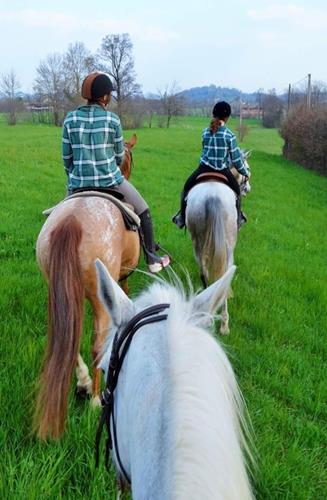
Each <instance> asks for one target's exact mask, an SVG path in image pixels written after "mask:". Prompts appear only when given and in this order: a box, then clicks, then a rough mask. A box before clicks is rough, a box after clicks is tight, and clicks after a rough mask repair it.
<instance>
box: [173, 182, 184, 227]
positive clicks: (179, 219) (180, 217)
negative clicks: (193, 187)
mask: <svg viewBox="0 0 327 500" xmlns="http://www.w3.org/2000/svg"><path fill="white" fill-rule="evenodd" d="M185 198H186V193H185V191H182V194H181V208H180V210H179V211H178V212H177V214H175V215H174V217H173V218H172V219H171V220H172V222H173V223H174V224H176V226H177V227H178V228H179V229H183V227H184V226H185V212H186V199H185Z"/></svg>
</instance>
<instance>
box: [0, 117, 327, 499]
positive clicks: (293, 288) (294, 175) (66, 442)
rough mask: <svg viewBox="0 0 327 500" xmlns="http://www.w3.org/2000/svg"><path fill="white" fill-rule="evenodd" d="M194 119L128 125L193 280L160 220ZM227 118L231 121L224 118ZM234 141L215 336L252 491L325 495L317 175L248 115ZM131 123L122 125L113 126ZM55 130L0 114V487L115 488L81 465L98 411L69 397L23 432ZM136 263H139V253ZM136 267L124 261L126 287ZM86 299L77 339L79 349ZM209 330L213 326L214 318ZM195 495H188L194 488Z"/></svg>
mask: <svg viewBox="0 0 327 500" xmlns="http://www.w3.org/2000/svg"><path fill="white" fill-rule="evenodd" d="M205 125H206V119H205V118H199V117H185V118H183V119H181V120H180V121H179V122H178V123H176V124H174V125H173V126H172V127H171V128H170V129H168V130H167V129H160V128H152V129H149V128H143V129H139V130H136V133H137V135H138V143H137V145H136V146H135V149H134V169H133V172H132V177H131V181H132V182H133V183H134V184H135V186H136V187H137V188H138V189H139V190H140V192H141V193H142V194H143V195H144V197H145V198H146V200H147V201H148V203H149V205H150V207H151V209H152V213H153V218H154V223H155V229H156V237H157V239H158V240H159V241H160V243H161V244H162V245H163V246H164V247H165V248H167V249H168V250H169V251H170V252H171V253H172V255H173V257H174V263H173V268H174V270H175V271H176V272H177V273H178V274H180V275H181V276H183V273H184V269H187V270H188V271H189V273H190V275H191V278H192V281H193V283H194V285H195V288H199V287H200V280H199V276H198V271H197V268H196V265H195V261H194V258H193V253H192V247H191V243H190V239H189V237H188V236H187V235H186V234H184V232H183V231H179V230H178V229H176V228H175V226H174V225H173V224H172V223H171V222H170V218H171V215H172V214H173V213H174V212H175V211H176V209H177V207H178V200H179V192H180V189H181V186H182V184H183V181H184V180H185V178H186V176H187V175H188V174H189V173H190V172H191V171H192V170H193V169H194V168H195V167H196V166H197V163H198V159H199V154H200V148H201V130H202V128H203V127H204V126H205ZM235 125H236V124H235V122H232V123H231V126H232V127H233V126H235ZM248 125H249V127H250V131H249V134H248V135H247V136H246V138H245V140H244V143H243V144H242V146H243V147H247V148H251V149H253V153H252V156H251V158H250V161H249V163H250V165H251V169H252V178H251V185H252V192H251V193H250V195H249V196H248V197H247V198H246V199H245V201H244V203H243V206H244V210H245V212H246V214H247V216H248V224H247V225H246V226H244V227H243V228H242V229H241V231H240V234H239V240H238V245H237V250H236V255H235V261H236V264H237V274H236V277H235V279H234V282H233V289H234V298H233V299H231V300H230V302H229V307H230V327H231V333H230V335H229V336H228V337H224V338H221V339H220V340H221V342H222V343H223V344H224V345H225V348H226V350H227V352H228V355H229V357H230V360H231V362H232V364H233V366H234V369H235V371H236V373H237V376H238V380H239V384H240V387H241V389H242V391H243V394H244V398H245V400H246V403H247V407H248V412H249V414H250V416H251V420H252V425H253V429H254V439H255V445H256V448H257V462H258V470H257V471H255V473H254V488H255V492H256V497H257V498H258V499H261V500H277V499H280V500H290V499H294V500H324V499H326V498H327V453H326V450H327V403H326V402H327V370H326V361H327V342H326V330H327V328H326V327H327V287H326V282H327V266H326V248H327V231H326V220H327V179H326V178H323V177H320V176H318V175H317V174H315V173H314V172H312V171H306V170H304V169H303V168H302V167H300V166H298V165H296V164H294V163H291V162H288V161H286V160H284V159H283V158H282V156H281V148H282V140H281V139H280V137H279V135H278V132H277V131H276V130H267V129H262V128H261V127H260V126H259V124H258V123H257V122H255V121H249V123H248ZM132 132H134V131H126V132H125V137H126V138H127V139H128V137H129V136H130V135H131V133H132ZM60 138H61V131H60V129H57V128H55V127H52V126H47V125H32V124H19V125H17V126H15V127H8V126H7V125H6V124H5V123H4V122H1V123H0V151H1V153H0V173H1V175H0V190H1V197H0V287H1V288H0V353H1V355H0V400H1V406H0V422H1V426H0V438H1V441H0V442H1V453H0V498H1V499H7V498H8V499H60V498H65V499H75V498H76V499H79V498H85V499H102V498H110V499H114V498H116V490H115V479H114V473H113V471H111V472H110V474H108V473H107V472H106V470H105V469H104V467H102V466H101V467H100V468H99V469H95V466H94V454H93V450H94V447H93V443H94V436H95V430H96V425H97V420H98V412H97V411H94V410H92V409H91V408H90V407H89V405H88V404H87V403H79V402H77V401H76V400H75V398H74V395H73V391H72V394H71V398H70V407H69V420H68V423H67V430H66V433H65V435H64V437H63V439H62V440H61V441H59V442H49V443H40V442H38V441H37V440H36V439H35V437H34V436H33V435H32V434H31V415H32V413H33V409H34V392H35V385H36V380H37V377H38V373H39V369H40V365H41V362H42V357H43V352H44V347H45V334H46V328H47V327H46V324H47V317H46V314H47V313H46V311H47V287H46V284H45V282H44V279H43V277H42V276H41V274H40V272H39V270H38V267H37V264H36V262H35V241H36V238H37V235H38V233H39V231H40V228H41V226H42V224H43V222H44V218H43V216H42V215H41V212H42V210H43V209H44V208H46V207H48V206H51V205H53V204H55V203H56V202H57V201H58V200H60V199H61V198H62V197H63V196H64V194H65V176H64V172H63V168H62V165H61V157H60V153H61V145H60ZM140 268H141V269H145V267H144V264H143V262H141V264H140ZM148 282H149V278H148V277H147V276H145V275H143V274H141V273H134V275H133V276H132V277H131V279H130V290H131V293H132V295H136V294H137V293H138V292H139V291H140V290H141V289H142V288H143V287H144V286H146V284H147V283H148ZM91 331H92V326H91V320H90V311H89V309H87V313H86V323H85V333H86V335H84V339H83V345H82V352H83V357H84V358H86V359H88V360H90V356H89V351H90V337H91ZM217 331H218V330H217ZM199 500H200V499H199Z"/></svg>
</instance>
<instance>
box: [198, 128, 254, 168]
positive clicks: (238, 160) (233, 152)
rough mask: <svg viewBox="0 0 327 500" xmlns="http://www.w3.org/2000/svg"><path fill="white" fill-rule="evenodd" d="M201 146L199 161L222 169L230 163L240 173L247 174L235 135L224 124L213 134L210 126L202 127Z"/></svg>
mask: <svg viewBox="0 0 327 500" xmlns="http://www.w3.org/2000/svg"><path fill="white" fill-rule="evenodd" d="M202 148H203V149H202V155H201V159H200V162H201V163H204V164H205V165H208V166H209V167H211V168H213V169H214V170H223V169H224V168H229V167H230V166H231V164H232V165H233V166H234V167H235V168H236V169H237V170H238V171H239V173H240V174H242V175H248V170H247V168H246V166H245V165H244V162H243V160H242V156H241V152H240V150H239V148H238V146H237V142H236V137H235V135H234V134H233V132H231V130H229V129H228V128H227V127H225V126H224V125H223V126H221V127H219V128H218V130H217V132H216V133H215V134H212V133H211V131H210V128H206V129H204V131H203V132H202Z"/></svg>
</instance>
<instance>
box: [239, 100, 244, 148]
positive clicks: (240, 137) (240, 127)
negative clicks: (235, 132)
mask: <svg viewBox="0 0 327 500" xmlns="http://www.w3.org/2000/svg"><path fill="white" fill-rule="evenodd" d="M242 121H243V103H242V94H241V95H240V124H239V140H240V142H241V141H242Z"/></svg>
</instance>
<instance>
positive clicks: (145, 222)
mask: <svg viewBox="0 0 327 500" xmlns="http://www.w3.org/2000/svg"><path fill="white" fill-rule="evenodd" d="M139 217H140V223H141V231H142V236H143V238H142V239H143V241H142V245H143V250H144V258H145V261H146V263H147V264H148V266H149V269H150V271H151V272H152V273H156V272H159V271H161V269H162V268H163V267H167V266H168V265H169V264H170V259H169V257H168V256H167V255H163V256H162V257H161V256H160V255H157V254H156V244H155V241H154V235H153V227H152V219H151V215H150V210H145V211H144V212H143V213H141V215H139Z"/></svg>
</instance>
